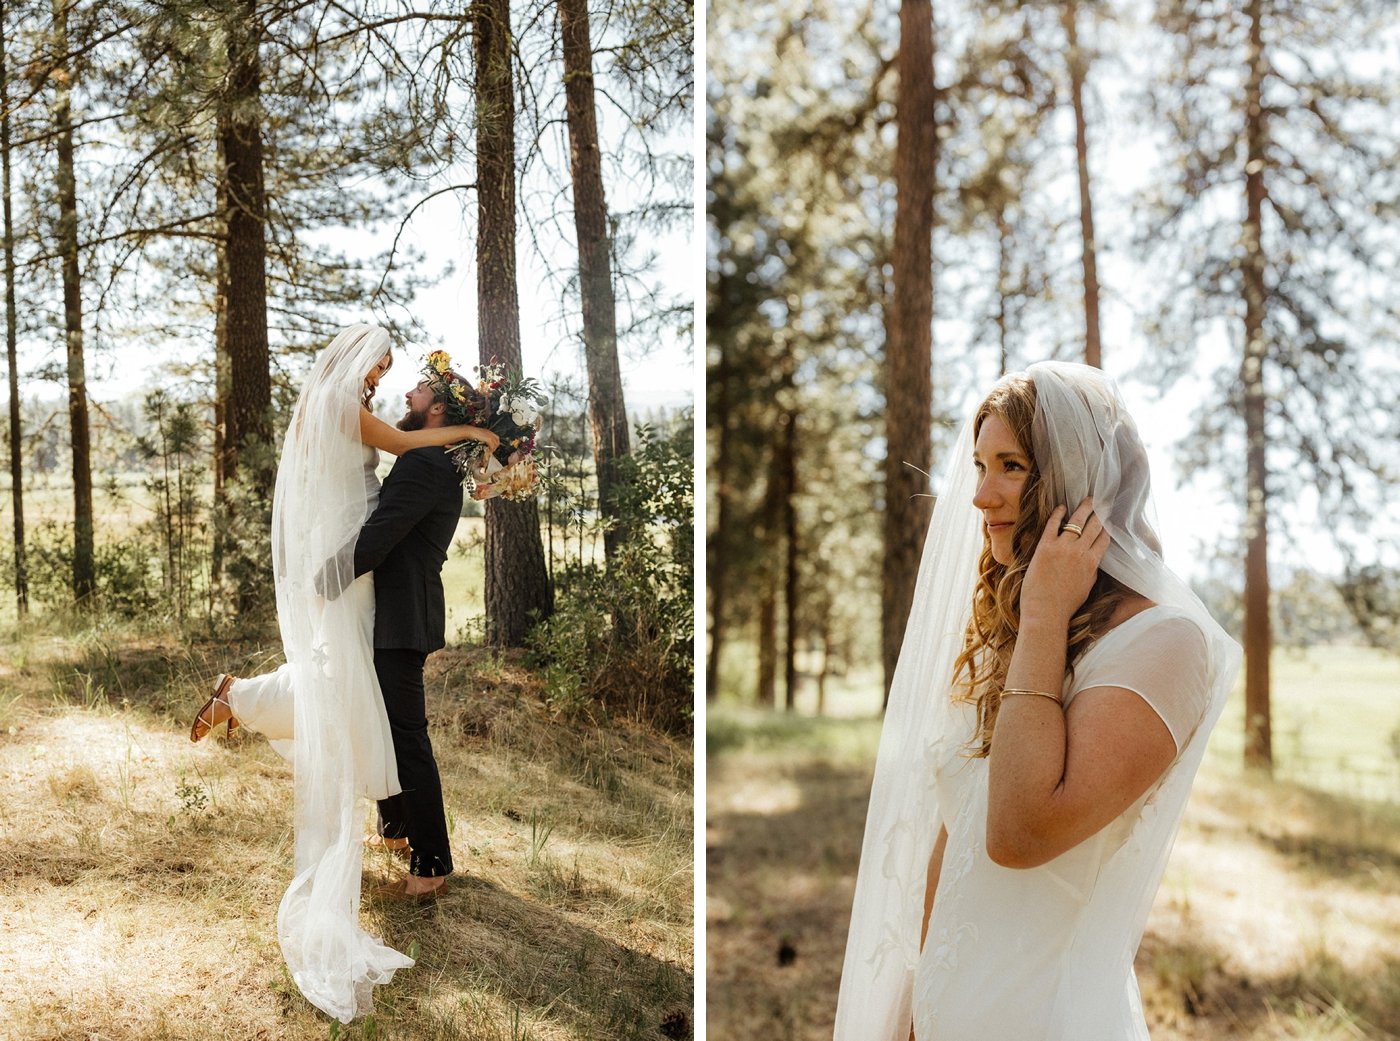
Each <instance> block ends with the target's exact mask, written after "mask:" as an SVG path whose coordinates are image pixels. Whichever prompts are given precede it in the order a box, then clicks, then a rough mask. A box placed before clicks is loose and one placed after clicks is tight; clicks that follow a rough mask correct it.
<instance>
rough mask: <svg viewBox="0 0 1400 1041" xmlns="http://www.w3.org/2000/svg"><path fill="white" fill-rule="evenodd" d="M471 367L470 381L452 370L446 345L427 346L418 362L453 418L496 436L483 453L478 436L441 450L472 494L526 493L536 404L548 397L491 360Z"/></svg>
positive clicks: (532, 471)
mask: <svg viewBox="0 0 1400 1041" xmlns="http://www.w3.org/2000/svg"><path fill="white" fill-rule="evenodd" d="M472 371H473V372H475V373H476V374H477V382H476V385H475V386H472V385H471V384H470V383H469V382H467V380H465V379H463V378H462V377H461V376H459V375H458V374H457V373H456V372H454V371H453V370H452V359H451V357H450V356H449V355H448V354H447V352H446V351H433V352H432V353H431V354H429V355H428V359H427V363H426V364H425V365H424V367H423V374H424V376H425V377H426V378H427V381H428V384H429V385H430V386H431V387H432V388H433V390H434V392H435V394H436V395H437V396H438V397H439V399H441V400H444V401H445V402H446V403H447V406H448V411H449V413H451V414H452V417H453V419H454V421H455V422H458V423H468V424H470V425H472V426H478V427H484V428H485V429H487V430H490V431H491V432H492V433H494V434H496V436H498V437H499V438H500V439H501V444H500V447H499V448H497V449H496V451H495V452H494V453H487V451H486V446H485V445H484V444H482V443H481V442H480V441H461V442H458V443H457V444H452V445H448V446H447V447H446V449H445V451H446V452H447V454H448V455H449V456H451V458H452V462H453V465H455V466H456V467H457V472H458V473H460V474H461V475H462V485H463V487H465V488H466V490H467V494H468V495H471V496H472V497H473V498H477V499H489V498H492V497H494V496H497V495H499V496H501V497H502V498H505V499H525V498H528V497H529V496H531V495H533V494H534V493H535V491H536V489H537V488H538V487H539V483H540V473H539V467H538V466H537V465H536V463H535V460H534V454H535V435H536V434H537V433H538V432H539V428H540V424H541V422H542V421H543V416H542V415H541V412H540V410H541V408H543V406H544V404H545V403H546V402H547V401H548V400H549V399H548V397H547V396H546V395H545V393H544V391H543V390H541V389H540V385H539V382H538V381H537V380H534V379H531V378H527V377H523V376H521V375H520V374H519V373H515V372H509V373H508V372H507V371H506V368H505V366H504V365H502V364H501V363H499V362H497V361H494V360H493V361H492V362H491V364H489V365H482V366H477V367H476V368H474V369H473V370H472Z"/></svg>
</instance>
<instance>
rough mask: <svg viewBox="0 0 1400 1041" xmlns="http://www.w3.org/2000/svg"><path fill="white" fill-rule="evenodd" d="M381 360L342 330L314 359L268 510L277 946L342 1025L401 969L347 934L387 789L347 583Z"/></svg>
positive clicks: (385, 734)
mask: <svg viewBox="0 0 1400 1041" xmlns="http://www.w3.org/2000/svg"><path fill="white" fill-rule="evenodd" d="M388 349H389V336H388V333H386V332H385V331H384V330H383V329H379V328H377V327H374V326H368V325H352V326H349V327H347V328H345V329H342V330H340V332H339V333H337V335H336V337H335V339H333V340H332V341H331V343H330V344H329V345H328V346H327V347H326V349H325V350H324V351H322V352H321V355H320V356H319V357H318V358H317V360H316V363H315V365H314V366H313V367H312V370H311V373H310V375H308V376H307V379H306V383H305V385H304V387H303V388H302V392H301V396H300V398H299V399H298V400H297V404H296V408H295V410H294V411H293V413H292V419H291V423H290V425H289V426H288V428H287V434H286V437H285V439H284V441H283V445H282V457H281V460H280V461H279V463H278V469H277V487H276V491H275V492H274V495H273V506H272V558H273V573H274V577H275V580H276V587H277V619H278V623H279V625H280V626H281V630H282V646H283V651H284V653H285V655H286V658H287V665H286V666H285V667H286V668H287V669H289V670H290V672H291V686H292V690H293V691H294V692H295V695H294V705H295V737H294V740H293V753H292V761H293V767H294V773H295V810H294V821H295V827H296V844H295V866H294V877H293V879H292V883H291V885H290V886H288V888H287V892H286V894H285V895H284V896H283V898H282V903H281V906H280V907H279V908H278V910H277V938H278V941H279V942H280V944H281V947H282V954H283V957H285V958H286V961H287V967H288V969H289V970H291V974H292V978H293V979H294V980H295V981H296V985H297V987H298V988H300V990H301V992H302V993H303V994H304V995H306V998H307V1000H309V1001H310V1002H311V1003H312V1004H314V1005H315V1006H316V1007H317V1008H319V1009H321V1010H322V1011H324V1012H325V1013H326V1014H328V1015H330V1016H334V1017H335V1018H336V1019H338V1020H340V1021H341V1022H342V1023H348V1022H349V1021H350V1020H351V1019H352V1018H354V1017H355V1016H357V1015H363V1014H364V1013H366V1012H368V1011H369V1010H370V1009H371V1008H372V1007H373V1000H372V997H371V992H372V990H373V988H374V986H375V985H376V984H381V983H387V982H388V981H389V980H390V979H391V978H392V977H393V975H394V972H395V971H396V970H397V969H401V968H407V967H409V966H411V965H412V964H413V961H412V959H410V958H408V957H407V956H405V955H403V954H401V953H399V952H398V951H396V950H394V949H393V948H391V947H387V946H385V945H384V944H383V943H381V942H380V941H379V940H378V939H377V938H376V937H373V936H371V935H370V934H369V933H367V932H365V931H364V930H363V929H361V928H360V924H359V904H360V870H361V865H362V861H363V855H364V854H363V845H362V842H361V829H362V827H363V823H364V822H363V811H362V810H361V809H360V806H359V804H358V799H359V798H361V797H364V798H371V799H381V798H384V797H386V796H388V795H392V794H395V793H397V792H398V791H399V783H398V776H397V773H396V771H395V769H394V765H393V764H394V759H393V753H392V746H391V744H390V735H389V722H388V717H387V715H386V713H385V710H384V702H383V699H382V697H381V696H380V692H379V683H378V680H377V679H376V677H375V672H374V652H373V618H374V613H373V612H374V587H373V584H372V582H373V579H372V577H371V576H364V577H363V578H361V579H360V580H358V581H357V580H356V578H355V573H354V548H355V540H356V537H357V536H358V534H359V531H360V528H361V526H362V525H363V524H364V521H365V519H366V517H367V516H368V514H369V511H370V508H371V505H372V503H373V502H374V501H375V500H376V497H377V489H378V484H377V481H375V480H374V478H373V473H372V470H370V471H369V472H367V469H366V449H365V446H364V444H363V443H362V442H361V440H360V426H359V423H360V416H359V412H360V408H361V404H360V401H361V397H362V394H363V390H364V379H365V376H366V374H367V373H368V372H369V371H370V369H372V368H373V367H374V365H375V364H376V363H377V362H378V361H379V359H380V358H382V357H383V356H384V354H385V352H386V351H388Z"/></svg>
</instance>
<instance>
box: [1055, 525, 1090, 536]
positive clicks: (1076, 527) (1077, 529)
mask: <svg viewBox="0 0 1400 1041" xmlns="http://www.w3.org/2000/svg"><path fill="white" fill-rule="evenodd" d="M1067 531H1072V532H1074V537H1075V538H1079V536H1081V535H1083V534H1084V529H1083V528H1081V527H1080V526H1079V525H1078V524H1066V525H1065V526H1064V527H1063V528H1061V529H1060V534H1061V535H1063V534H1064V533H1065V532H1067Z"/></svg>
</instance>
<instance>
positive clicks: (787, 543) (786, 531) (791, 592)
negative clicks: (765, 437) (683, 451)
mask: <svg viewBox="0 0 1400 1041" xmlns="http://www.w3.org/2000/svg"><path fill="white" fill-rule="evenodd" d="M789 392H790V391H789ZM782 446H783V448H782V452H781V453H780V458H781V460H782V466H783V557H784V560H785V562H786V564H785V567H784V580H783V606H784V609H785V610H784V618H785V619H786V622H787V626H786V629H785V631H784V634H783V697H784V702H783V703H784V705H785V706H786V708H787V710H788V711H789V712H791V711H792V710H793V709H795V708H796V707H797V638H798V634H799V629H800V626H799V625H798V622H797V618H798V606H797V604H798V586H797V561H798V544H797V412H796V410H794V409H789V410H788V413H787V417H786V422H785V423H784V425H783V438H782Z"/></svg>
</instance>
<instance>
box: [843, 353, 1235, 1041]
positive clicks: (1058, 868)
mask: <svg viewBox="0 0 1400 1041" xmlns="http://www.w3.org/2000/svg"><path fill="white" fill-rule="evenodd" d="M1027 377H1029V378H1030V380H1031V381H1032V382H1033V384H1034V390H1035V414H1034V416H1033V418H1032V424H1031V440H1032V444H1031V446H1030V447H1031V449H1032V454H1033V456H1034V458H1035V460H1036V462H1037V465H1038V467H1039V470H1040V474H1041V478H1042V480H1043V481H1044V482H1045V490H1044V494H1046V495H1047V496H1048V501H1050V502H1054V503H1060V504H1075V503H1079V502H1082V501H1083V500H1084V499H1085V497H1087V496H1092V497H1093V501H1094V510H1095V515H1096V516H1097V517H1098V518H1099V519H1100V520H1101V521H1102V522H1103V524H1104V530H1105V531H1106V532H1107V533H1108V534H1109V537H1110V540H1111V541H1110V544H1109V546H1108V549H1107V551H1106V552H1105V554H1104V557H1103V560H1102V562H1101V563H1100V569H1101V570H1102V571H1103V572H1104V573H1105V574H1108V575H1111V576H1112V577H1113V578H1115V579H1117V580H1118V581H1119V582H1121V583H1122V584H1123V585H1124V586H1126V587H1127V588H1128V589H1130V590H1132V591H1134V592H1136V593H1138V594H1140V595H1141V596H1143V597H1145V598H1146V599H1148V600H1150V601H1152V602H1153V603H1154V604H1157V605H1158V606H1157V607H1155V608H1151V609H1149V610H1147V611H1144V612H1141V613H1140V614H1138V615H1136V616H1134V617H1132V618H1130V619H1129V620H1128V621H1126V622H1124V623H1123V624H1122V625H1120V626H1118V627H1116V628H1115V629H1113V630H1111V631H1110V632H1108V633H1106V634H1105V635H1104V636H1103V637H1102V638H1101V639H1100V640H1098V641H1097V642H1096V643H1095V644H1094V645H1093V646H1091V647H1090V648H1089V649H1088V650H1086V651H1085V653H1084V654H1083V655H1082V656H1081V658H1080V660H1079V661H1078V662H1076V663H1075V666H1074V671H1073V674H1072V676H1071V677H1070V679H1069V680H1068V681H1067V686H1066V688H1065V691H1064V693H1065V696H1066V700H1071V699H1073V697H1074V696H1075V695H1076V694H1077V693H1078V692H1080V691H1082V690H1085V689H1088V688H1089V687H1091V686H1096V685H1113V686H1121V687H1125V688H1128V689H1131V690H1135V691H1137V692H1138V693H1139V694H1140V695H1141V696H1142V697H1143V698H1144V700H1146V701H1147V702H1148V704H1150V705H1151V706H1152V707H1153V709H1155V710H1156V712H1157V713H1158V715H1160V716H1161V718H1162V719H1163V720H1164V721H1165V722H1166V724H1167V726H1168V728H1169V729H1170V731H1171V733H1172V737H1173V739H1174V740H1175V742H1176V747H1177V756H1176V758H1175V760H1174V761H1173V762H1172V764H1171V765H1170V766H1169V767H1168V768H1167V769H1166V771H1165V772H1164V774H1163V775H1162V777H1161V779H1160V780H1159V781H1158V782H1157V784H1156V785H1155V786H1154V787H1153V789H1152V790H1151V791H1149V792H1148V794H1147V795H1146V796H1144V798H1142V799H1140V800H1139V801H1138V803H1137V804H1136V805H1134V806H1132V807H1130V808H1129V809H1128V810H1127V811H1125V812H1124V813H1123V814H1122V815H1121V816H1120V817H1119V818H1118V819H1117V820H1115V821H1113V822H1112V823H1110V824H1109V825H1108V826H1107V827H1106V828H1104V829H1103V830H1102V831H1101V832H1100V833H1099V834H1097V835H1094V836H1092V837H1091V838H1089V839H1088V840H1086V841H1085V842H1083V843H1081V844H1080V845H1079V846H1077V847H1075V848H1074V849H1072V850H1069V851H1068V852H1066V853H1065V854H1064V855H1062V856H1061V857H1059V858H1057V859H1056V860H1054V861H1052V862H1051V863H1049V864H1045V865H1043V866H1041V867H1039V868H1034V869H1031V870H1013V869H1009V868H1002V867H999V866H998V865H996V864H994V863H992V861H991V860H990V859H989V858H988V857H987V855H986V833H985V828H986V811H987V767H988V764H987V761H986V760H985V759H980V760H979V759H969V758H968V757H966V756H964V755H962V749H963V747H964V746H965V745H966V744H967V742H968V739H969V738H970V736H971V735H972V733H973V731H974V729H975V720H974V715H975V710H974V709H973V707H972V706H970V705H967V704H964V703H962V702H955V701H954V700H953V698H952V696H951V695H950V693H949V684H950V683H952V682H954V680H955V672H956V669H955V665H956V661H957V658H958V655H959V653H960V652H961V651H962V650H963V648H964V647H965V646H967V641H968V626H969V621H970V618H971V613H972V610H971V608H972V600H973V595H974V591H975V590H976V587H977V582H978V576H979V569H980V567H981V566H982V565H981V564H980V563H979V562H980V561H981V560H982V559H983V557H982V554H983V551H984V549H985V548H986V545H987V534H986V530H985V524H984V523H983V517H982V514H981V512H980V511H979V510H978V509H977V508H976V507H975V505H974V504H973V498H974V495H975V493H976V488H977V481H978V476H977V471H976V470H975V469H974V467H973V466H972V456H973V445H974V440H975V435H974V427H975V416H969V417H968V420H967V422H966V423H965V424H964V426H963V430H962V433H961V434H960V435H959V437H958V441H957V444H956V445H955V446H954V448H953V449H952V451H951V452H950V453H949V454H948V456H947V459H946V461H945V464H944V467H943V472H942V474H941V477H940V480H939V481H938V482H937V483H936V485H935V486H934V487H935V488H936V489H937V491H938V493H939V494H938V499H937V503H936V505H935V507H934V512H933V518H932V520H931V522H930V524H929V529H928V534H927V536H926V538H925V541H924V553H923V558H922V560H921V562H920V564H919V576H918V581H917V584H916V586H915V591H914V600H913V604H912V605H911V607H910V612H909V621H908V624H907V626H906V629H905V633H904V641H903V644H902V647H901V650H900V655H899V662H898V665H897V667H896V669H895V672H894V676H893V678H892V680H891V684H890V691H889V702H888V707H887V710H886V713H885V722H884V726H883V728H882V729H881V733H880V749H879V755H878V759H877V761H876V766H875V777H874V780H873V782H872V785H871V795H870V803H869V807H868V810H867V814H866V827H865V837H864V840H863V843H862V847H861V860H860V868H859V871H858V873H857V877H856V889H855V894H854V897H853V899H852V904H851V922H850V931H849V934H848V937H847V942H846V956H845V960H844V963H843V968H842V973H841V989H840V995H839V997H838V999H837V1009H836V1023H835V1030H834V1033H833V1036H834V1041H908V1038H909V1031H910V1028H911V1026H912V1027H913V1028H914V1029H915V1031H916V1036H917V1038H918V1041H974V1039H975V1041H1146V1039H1147V1029H1146V1025H1145V1023H1144V1020H1143V1016H1142V1011H1141V1007H1140V1001H1139V998H1138V992H1137V985H1136V982H1135V979H1134V976H1133V957H1134V955H1135V953H1136V951H1137V947H1138V943H1139V941H1140V940H1141V938H1142V932H1143V928H1144V926H1145V924H1146V922H1147V915H1148V912H1149V911H1150V909H1151V906H1152V901H1153V897H1154V895H1155V894H1156V892H1157V886H1158V884H1159V883H1160V881H1161V878H1162V872H1163V870H1164V869H1165V867H1166V862H1167V857H1168V854H1169V853H1170V851H1171V844H1172V839H1173V836H1174V835H1175V833H1176V828H1177V825H1178V823H1179V822H1180V820H1181V815H1182V813H1183V812H1184V810H1185V808H1186V801H1187V798H1188V796H1189V795H1190V791H1191V783H1192V781H1193V779H1194V778H1195V775H1196V771H1197V768H1198V767H1199V766H1200V763H1201V760H1202V758H1203V756H1204V754H1205V745H1206V741H1207V739H1208V738H1209V736H1210V731H1211V729H1212V728H1213V727H1214V725H1215V722H1216V720H1217V719H1218V718H1219V716H1220V713H1221V711H1222V709H1223V708H1224V705H1225V703H1226V700H1227V699H1228V697H1229V692H1230V688H1231V685H1232V684H1233V682H1234V678H1235V675H1236V674H1237V672H1238V670H1239V665H1240V660H1241V657H1242V654H1241V650H1240V647H1239V645H1238V644H1237V643H1235V641H1234V640H1232V639H1231V638H1230V637H1229V636H1228V635H1227V634H1226V633H1225V631H1224V630H1223V629H1221V627H1220V626H1219V624H1217V623H1216V622H1215V620H1214V619H1213V618H1211V616H1210V612H1209V611H1207V610H1206V608H1205V606H1204V605H1203V604H1202V603H1201V601H1200V599H1199V598H1198V597H1197V596H1196V595H1195V594H1194V593H1193V592H1192V591H1191V589H1190V587H1189V586H1187V585H1186V584H1185V583H1184V582H1182V581H1181V580H1180V579H1179V578H1178V577H1177V576H1175V575H1174V574H1172V572H1171V571H1170V569H1168V568H1167V566H1166V564H1165V562H1164V560H1163V558H1162V550H1161V540H1160V539H1159V537H1158V536H1157V531H1156V524H1155V522H1154V520H1153V510H1152V495H1151V481H1150V473H1149V465H1148V458H1147V452H1146V448H1145V447H1144V445H1143V444H1142V440H1141V438H1140V437H1139V435H1138V433H1137V428H1136V425H1135V424H1134V423H1133V420H1132V417H1131V416H1130V415H1129V414H1128V412H1127V409H1126V406H1125V404H1124V402H1123V399H1122V396H1121V394H1120V393H1119V391H1118V388H1117V386H1116V384H1115V383H1114V382H1113V380H1112V379H1111V378H1109V377H1108V376H1106V375H1105V374H1104V373H1103V372H1102V371H1101V370H1099V369H1096V368H1091V367H1088V366H1084V365H1073V364H1067V363H1064V362H1043V363H1040V364H1037V365H1032V366H1031V367H1030V368H1029V369H1028V370H1027V372H1026V373H1024V374H1020V375H1016V376H1012V377H1008V379H1013V378H1014V379H1018V380H1021V379H1026V378H1027ZM941 827H946V828H947V830H948V842H947V845H946V846H945V848H944V857H943V865H942V871H941V873H940V878H939V885H938V889H937V892H936V894H935V900H934V908H933V913H932V916H931V919H930V922H929V933H928V936H927V938H926V940H925V941H924V944H923V946H922V949H921V947H920V935H919V934H920V926H921V924H922V922H923V917H924V916H923V910H924V897H925V888H926V885H925V879H926V877H927V870H928V864H929V858H930V855H931V853H932V851H933V849H934V846H935V843H936V841H937V837H938V834H939V830H940V828H941Z"/></svg>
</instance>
